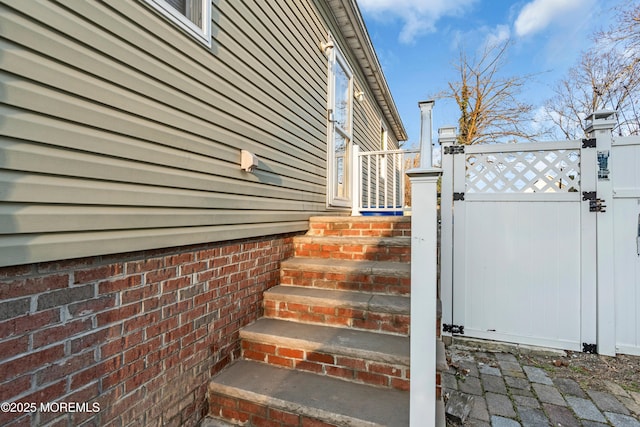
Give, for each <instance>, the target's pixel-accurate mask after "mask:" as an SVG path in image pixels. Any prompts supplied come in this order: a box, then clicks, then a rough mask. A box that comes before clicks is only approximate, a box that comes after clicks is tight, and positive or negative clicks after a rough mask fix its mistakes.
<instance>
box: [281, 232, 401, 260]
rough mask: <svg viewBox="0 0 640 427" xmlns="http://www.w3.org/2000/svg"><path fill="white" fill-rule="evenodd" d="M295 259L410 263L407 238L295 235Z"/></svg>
mask: <svg viewBox="0 0 640 427" xmlns="http://www.w3.org/2000/svg"><path fill="white" fill-rule="evenodd" d="M293 247H294V253H295V256H297V257H312V258H331V259H347V260H356V261H364V260H368V261H394V262H411V237H348V236H346V237H345V236H308V235H305V236H296V237H294V239H293Z"/></svg>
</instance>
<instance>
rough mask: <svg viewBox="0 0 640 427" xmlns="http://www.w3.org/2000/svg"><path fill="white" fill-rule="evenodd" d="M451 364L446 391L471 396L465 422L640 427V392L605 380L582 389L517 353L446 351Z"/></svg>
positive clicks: (507, 426)
mask: <svg viewBox="0 0 640 427" xmlns="http://www.w3.org/2000/svg"><path fill="white" fill-rule="evenodd" d="M448 352H449V354H450V356H451V360H452V362H453V363H452V364H453V365H454V367H451V368H450V369H449V372H445V373H444V375H443V389H444V392H445V395H446V393H447V392H449V391H454V390H457V391H459V392H462V393H467V394H471V395H473V396H474V401H473V406H472V408H471V411H470V413H469V417H468V419H467V420H466V422H465V424H464V426H466V427H470V426H476V427H487V426H490V427H516V426H520V427H538V426H541V427H542V426H554V427H555V426H563V427H574V426H575V427H603V426H608V427H640V393H638V392H635V391H629V390H625V389H624V388H622V387H620V385H618V384H615V383H613V382H604V383H603V386H604V387H606V389H605V388H603V390H605V391H602V390H590V389H584V388H583V387H582V386H581V385H580V384H579V383H577V382H576V381H574V380H572V379H569V378H560V377H556V373H555V371H554V370H550V371H545V370H544V369H542V368H540V367H538V366H530V365H527V364H524V363H522V361H521V359H520V358H519V357H518V355H517V354H511V353H505V352H491V351H474V350H471V349H467V348H463V347H457V346H453V347H452V348H449V349H448Z"/></svg>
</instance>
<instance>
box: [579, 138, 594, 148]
mask: <svg viewBox="0 0 640 427" xmlns="http://www.w3.org/2000/svg"><path fill="white" fill-rule="evenodd" d="M582 148H596V139H595V138H590V139H583V140H582Z"/></svg>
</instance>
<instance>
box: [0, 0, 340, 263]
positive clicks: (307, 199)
mask: <svg viewBox="0 0 640 427" xmlns="http://www.w3.org/2000/svg"><path fill="white" fill-rule="evenodd" d="M1 3H2V4H0V14H1V16H0V19H1V20H2V25H1V26H0V49H1V50H2V55H0V84H1V85H2V87H3V90H2V94H1V95H0V97H1V98H0V115H1V117H2V121H1V123H0V265H13V264H22V263H29V262H37V261H43V260H52V259H66V258H74V257H82V256H89V255H99V254H108V253H116V252H124V251H134V250H141V249H150V248H159V247H167V246H178V245H189V244H194V243H200V242H208V241H224V240H232V239H238V238H247V237H254V236H260V235H269V234H279V233H287V232H295V231H302V230H305V229H306V228H307V226H308V225H307V219H308V217H309V216H311V215H316V214H322V213H324V212H326V194H325V193H326V189H325V188H326V170H325V168H326V126H327V125H326V86H327V80H326V79H327V68H326V58H325V57H324V56H323V55H322V53H321V52H320V51H319V49H318V47H317V42H318V41H319V40H322V39H324V38H325V37H326V31H327V30H326V27H325V26H324V23H323V22H322V21H321V20H320V18H319V16H318V14H317V12H316V10H315V6H314V5H313V4H307V3H305V2H300V1H298V0H291V1H288V2H277V4H272V2H261V1H256V2H252V1H238V0H236V1H233V2H227V1H224V2H214V3H213V10H212V16H213V30H212V34H213V41H212V47H211V49H210V50H209V49H206V48H205V47H204V46H203V45H202V44H200V43H198V42H197V41H195V40H193V39H192V38H191V37H190V36H188V35H186V34H184V33H183V32H182V31H181V30H180V29H179V28H177V27H176V26H174V25H173V24H172V23H171V22H169V21H168V20H166V19H165V18H163V17H162V16H161V15H160V14H158V13H156V12H155V11H153V10H152V9H151V8H150V7H149V6H148V5H146V4H143V3H141V2H135V1H126V2H123V1H121V0H113V1H106V2H94V1H90V2H78V1H74V0H69V1H61V2H59V3H54V2H49V1H42V2H39V1H28V2H25V1H6V2H1ZM241 149H247V150H249V151H251V152H254V153H255V154H256V155H257V156H258V157H259V158H260V165H259V169H258V170H257V171H256V172H255V173H253V174H248V173H246V172H243V171H241V170H240V168H239V160H240V150H241Z"/></svg>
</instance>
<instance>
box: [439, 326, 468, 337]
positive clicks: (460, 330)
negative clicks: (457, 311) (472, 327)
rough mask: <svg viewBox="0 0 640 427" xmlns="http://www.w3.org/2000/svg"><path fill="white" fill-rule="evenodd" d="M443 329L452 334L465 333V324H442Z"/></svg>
mask: <svg viewBox="0 0 640 427" xmlns="http://www.w3.org/2000/svg"><path fill="white" fill-rule="evenodd" d="M442 330H443V331H444V332H451V333H452V334H460V335H464V326H463V325H449V324H444V325H442Z"/></svg>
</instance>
